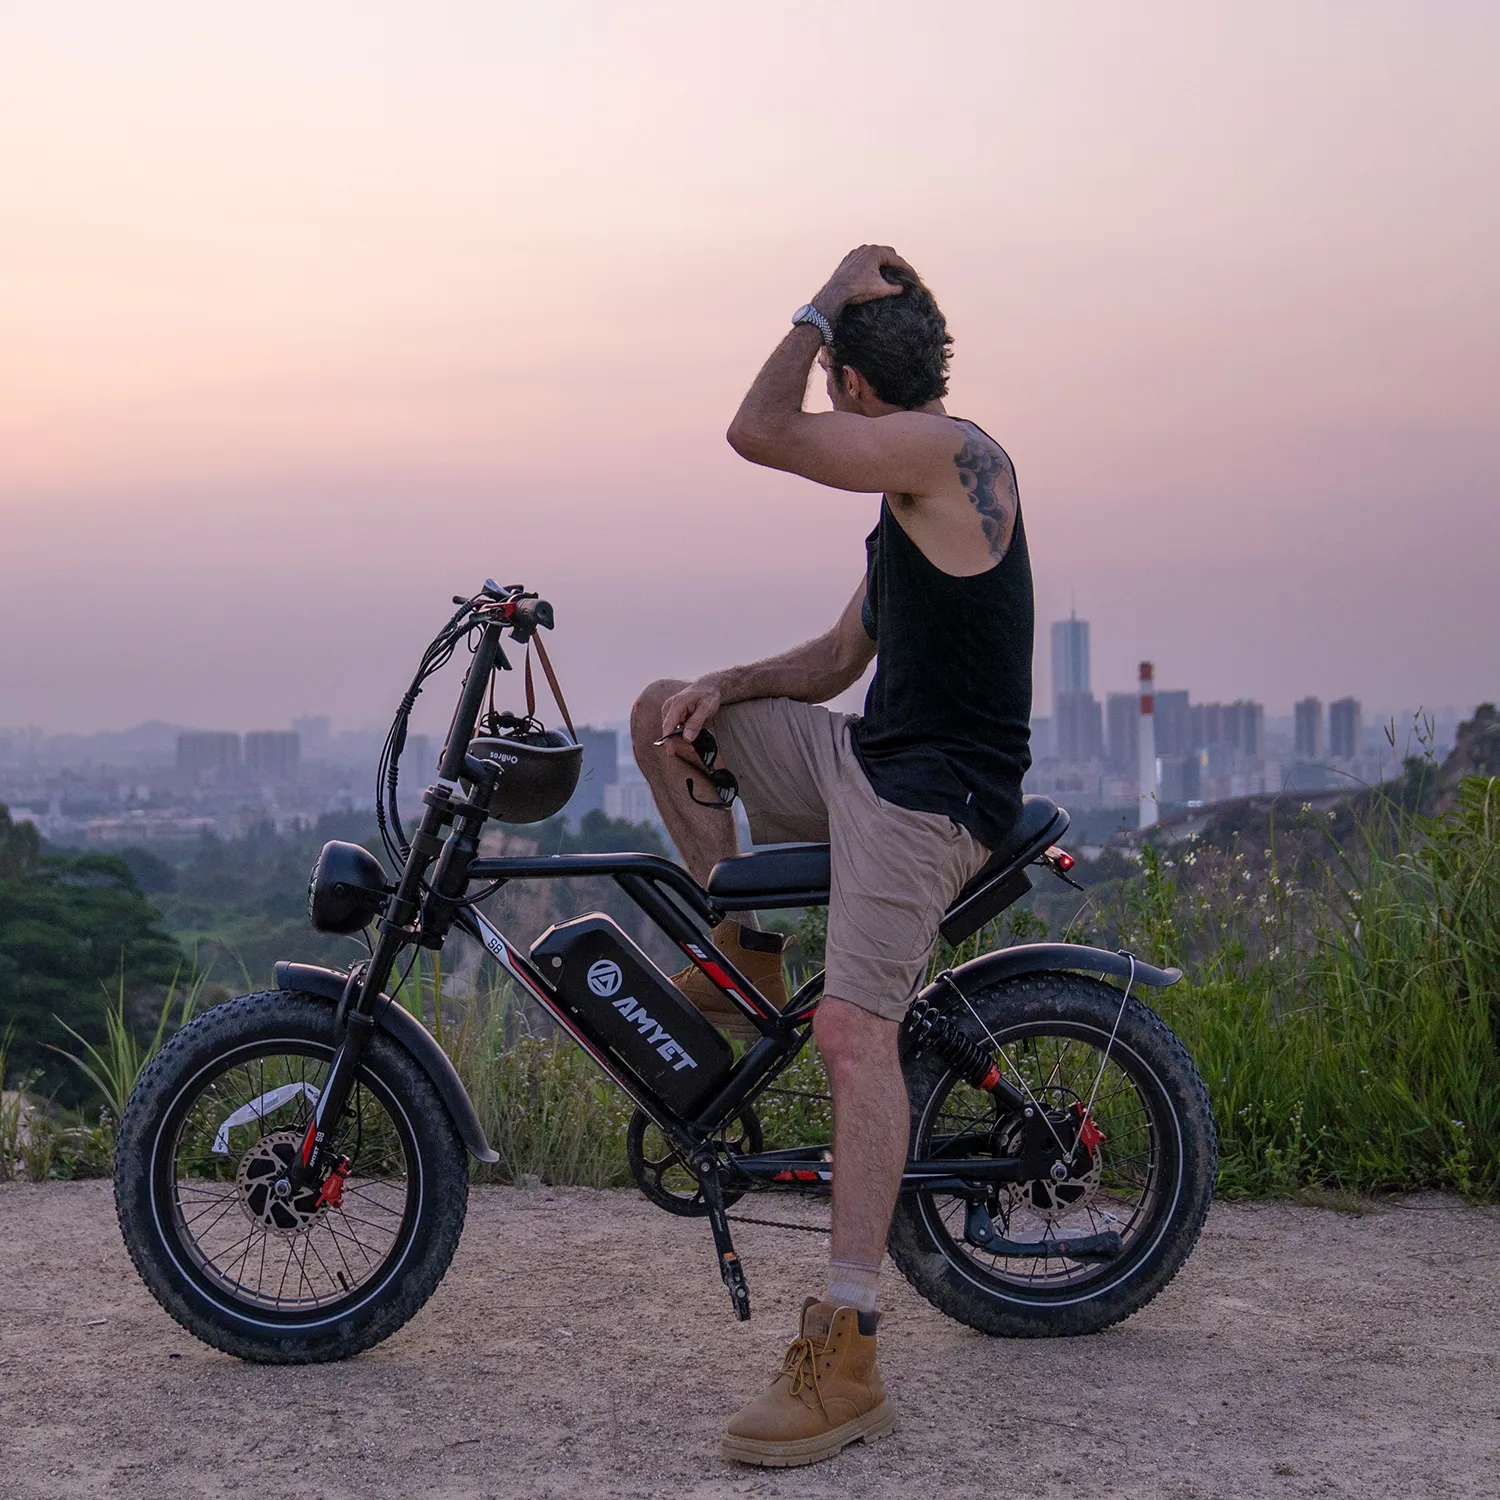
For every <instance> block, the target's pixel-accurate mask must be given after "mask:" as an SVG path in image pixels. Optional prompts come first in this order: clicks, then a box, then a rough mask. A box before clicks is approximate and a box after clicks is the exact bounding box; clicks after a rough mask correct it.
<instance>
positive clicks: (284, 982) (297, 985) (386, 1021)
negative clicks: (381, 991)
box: [275, 963, 500, 1163]
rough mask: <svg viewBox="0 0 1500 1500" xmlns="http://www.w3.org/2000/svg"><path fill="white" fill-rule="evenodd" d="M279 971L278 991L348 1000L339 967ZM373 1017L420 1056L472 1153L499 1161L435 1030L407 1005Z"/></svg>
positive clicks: (390, 1007)
mask: <svg viewBox="0 0 1500 1500" xmlns="http://www.w3.org/2000/svg"><path fill="white" fill-rule="evenodd" d="M275 975H276V978H275V983H276V988H277V989H279V990H294V991H295V992H296V993H297V994H299V995H311V996H312V997H313V998H314V999H316V1000H326V1001H327V1002H328V1004H330V1005H337V1004H338V1003H339V1002H340V1001H341V1000H342V999H343V998H344V986H345V983H346V981H347V980H348V978H349V976H348V975H347V974H341V973H339V971H338V970H337V969H320V968H318V967H316V966H315V965H313V964H289V963H279V964H277V965H276V970H275ZM375 1020H376V1024H377V1025H378V1026H379V1028H380V1030H382V1031H384V1032H385V1033H387V1035H389V1036H390V1038H391V1039H392V1041H394V1042H396V1043H397V1044H398V1045H400V1046H402V1047H404V1048H405V1049H406V1050H407V1051H408V1052H410V1053H411V1055H412V1056H413V1057H414V1058H416V1060H417V1062H418V1064H419V1065H420V1066H421V1069H422V1071H423V1072H424V1073H426V1075H427V1076H428V1077H429V1078H430V1079H431V1080H432V1082H433V1084H434V1086H435V1087H436V1089H437V1091H438V1093H439V1094H440V1095H441V1096H442V1100H443V1103H444V1104H445V1105H446V1106H447V1109H448V1114H449V1115H450V1117H451V1118H452V1120H453V1124H454V1126H455V1128H456V1129H457V1130H458V1134H459V1136H460V1138H461V1139H462V1141H463V1143H464V1145H465V1146H467V1147H468V1148H469V1151H470V1153H471V1154H472V1155H473V1156H474V1157H475V1158H476V1159H477V1160H479V1161H482V1162H489V1163H494V1162H497V1161H499V1160H500V1156H499V1153H498V1152H497V1151H495V1149H494V1148H493V1147H492V1146H491V1145H490V1143H489V1141H488V1140H487V1139H486V1138H485V1134H484V1126H483V1125H481V1124H480V1122H479V1113H478V1111H477V1110H476V1109H475V1108H474V1101H473V1100H472V1099H470V1098H469V1091H468V1090H467V1089H466V1088H465V1087H464V1081H463V1079H462V1078H460V1077H459V1076H458V1069H457V1068H455V1067H454V1066H453V1063H452V1062H451V1061H450V1060H449V1057H448V1054H447V1053H446V1052H444V1051H443V1049H442V1048H441V1047H439V1046H438V1044H437V1041H436V1040H435V1038H434V1037H433V1035H432V1033H431V1032H430V1031H428V1029H427V1028H426V1027H425V1026H424V1025H423V1024H422V1023H421V1022H420V1021H419V1020H418V1019H417V1018H416V1017H415V1016H414V1015H412V1013H411V1012H410V1011H409V1010H407V1009H406V1007H405V1006H403V1005H384V1004H383V1005H380V1006H378V1007H377V1008H376V1012H375Z"/></svg>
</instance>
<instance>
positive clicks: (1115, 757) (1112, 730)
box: [1104, 693, 1141, 776]
mask: <svg viewBox="0 0 1500 1500" xmlns="http://www.w3.org/2000/svg"><path fill="white" fill-rule="evenodd" d="M1140 717H1141V697H1140V694H1139V693H1111V694H1110V695H1109V697H1108V698H1106V699H1105V702H1104V727H1105V746H1106V751H1107V755H1106V760H1107V763H1108V765H1109V769H1110V770H1111V771H1113V772H1114V773H1115V774H1116V775H1117V776H1134V775H1135V758H1136V755H1137V753H1138V752H1139V750H1140V738H1141V728H1140V724H1139V723H1138V722H1137V721H1138V720H1139V719H1140Z"/></svg>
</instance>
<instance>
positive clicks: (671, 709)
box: [661, 677, 721, 766]
mask: <svg viewBox="0 0 1500 1500" xmlns="http://www.w3.org/2000/svg"><path fill="white" fill-rule="evenodd" d="M720 701H721V700H720V695H719V686H718V683H717V682H716V681H715V679H714V678H713V677H700V678H699V679H698V680H697V682H690V683H689V684H688V685H687V686H686V687H685V688H682V689H681V690H679V691H678V692H675V693H673V694H672V696H671V697H670V698H668V699H667V701H666V702H665V703H664V704H662V708H661V732H662V736H663V738H664V739H665V741H666V745H667V748H668V749H670V750H671V752H672V753H673V754H674V755H677V756H680V757H681V758H682V759H683V760H685V761H687V762H689V763H690V764H691V765H695V766H696V765H698V764H699V761H698V752H697V751H696V750H694V749H693V741H694V740H695V739H697V738H698V735H699V733H700V731H701V730H703V729H704V728H705V727H706V726H707V725H708V724H709V723H711V722H712V720H713V717H714V715H715V714H716V713H718V711H719V706H720Z"/></svg>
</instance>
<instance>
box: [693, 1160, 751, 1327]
mask: <svg viewBox="0 0 1500 1500" xmlns="http://www.w3.org/2000/svg"><path fill="white" fill-rule="evenodd" d="M697 1173H698V1181H699V1182H700V1183H701V1184H702V1187H703V1201H704V1203H705V1204H706V1205H707V1206H708V1227H709V1228H710V1229H711V1230H712V1231H713V1236H714V1249H715V1251H717V1252H718V1256H719V1275H720V1276H721V1277H722V1278H723V1280H724V1285H725V1286H727V1287H728V1288H729V1300H730V1303H731V1304H732V1305H733V1307H734V1315H735V1317H736V1318H737V1319H739V1321H740V1322H741V1323H748V1322H749V1321H750V1283H749V1282H748V1281H746V1280H745V1268H744V1267H743V1266H742V1265H741V1264H740V1258H739V1256H738V1255H737V1254H735V1249H734V1241H733V1240H732V1239H731V1238H730V1236H729V1220H728V1218H727V1217H726V1216H725V1213H724V1193H723V1189H722V1187H721V1186H720V1183H719V1164H718V1162H716V1161H715V1160H714V1159H713V1157H711V1156H705V1157H703V1158H702V1159H701V1160H700V1161H699V1162H698V1163H697Z"/></svg>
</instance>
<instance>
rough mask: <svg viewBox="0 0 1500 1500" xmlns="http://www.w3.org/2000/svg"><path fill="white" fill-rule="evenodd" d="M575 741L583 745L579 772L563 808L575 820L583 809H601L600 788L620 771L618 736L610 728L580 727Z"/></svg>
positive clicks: (602, 796) (581, 814) (611, 780)
mask: <svg viewBox="0 0 1500 1500" xmlns="http://www.w3.org/2000/svg"><path fill="white" fill-rule="evenodd" d="M578 743H579V744H580V745H582V746H583V772H582V774H581V775H580V776H579V778H578V790H577V791H576V792H574V793H573V796H572V798H571V800H570V801H569V802H568V805H567V808H566V809H565V811H566V812H567V814H568V816H569V817H570V818H572V819H573V821H574V822H575V823H576V822H578V821H579V820H580V819H581V818H582V817H583V815H584V814H585V813H589V812H594V811H595V810H603V809H604V806H605V801H604V789H605V787H607V786H613V785H614V784H615V782H616V781H617V780H618V779H619V775H620V768H619V739H618V737H617V736H616V734H615V732H614V730H613V729H589V728H586V727H580V729H579V731H578Z"/></svg>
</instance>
